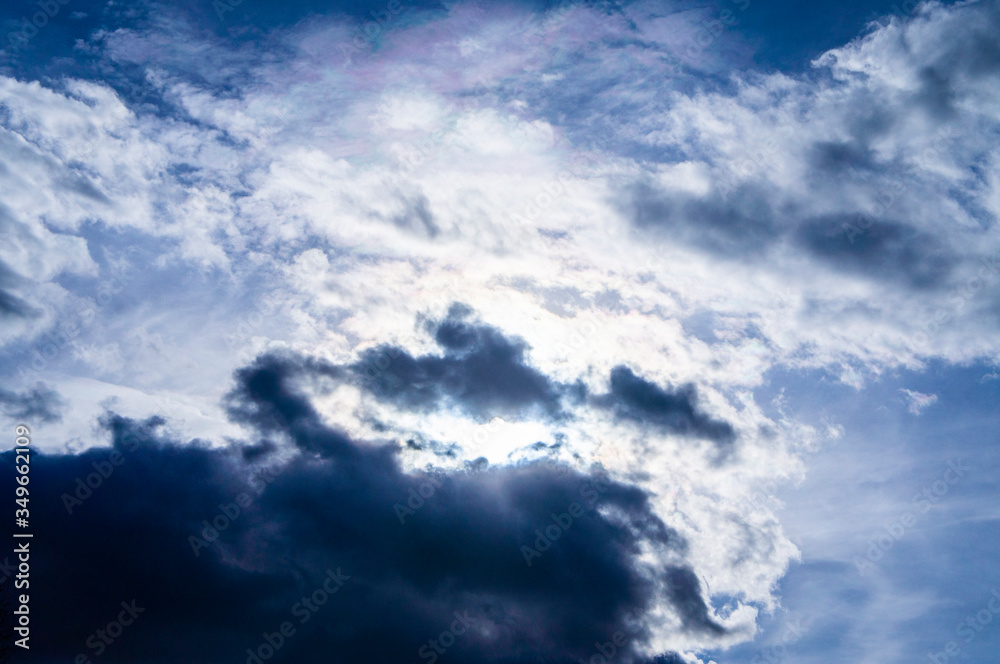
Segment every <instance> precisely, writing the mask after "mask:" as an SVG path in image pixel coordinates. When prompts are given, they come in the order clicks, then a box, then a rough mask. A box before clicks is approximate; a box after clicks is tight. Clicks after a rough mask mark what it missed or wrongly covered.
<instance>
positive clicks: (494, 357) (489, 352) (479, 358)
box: [351, 304, 586, 419]
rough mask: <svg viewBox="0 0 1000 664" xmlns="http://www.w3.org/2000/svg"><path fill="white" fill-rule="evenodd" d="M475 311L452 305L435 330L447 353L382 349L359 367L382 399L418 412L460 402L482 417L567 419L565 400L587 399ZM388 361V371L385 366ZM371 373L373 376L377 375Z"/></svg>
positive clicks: (359, 376)
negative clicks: (531, 362) (477, 317)
mask: <svg viewBox="0 0 1000 664" xmlns="http://www.w3.org/2000/svg"><path fill="white" fill-rule="evenodd" d="M472 313H473V312H472V310H471V309H470V308H469V307H467V306H465V305H462V304H455V305H452V306H451V308H450V309H449V311H448V315H447V317H446V318H444V319H443V320H441V321H430V322H428V324H427V329H428V331H429V332H430V333H432V334H433V337H434V340H435V342H436V343H437V344H438V346H439V347H440V348H441V349H442V350H443V351H444V354H443V355H423V356H419V357H413V356H411V355H409V354H408V353H407V352H406V351H405V350H403V349H400V348H393V347H385V346H382V347H378V348H374V349H372V350H369V351H366V352H365V353H363V354H362V357H361V359H360V361H359V362H358V363H357V364H355V365H353V366H352V367H351V369H352V370H353V371H354V372H355V374H356V376H357V379H358V382H359V384H360V385H362V386H363V387H364V389H366V390H368V391H370V392H372V394H374V395H375V396H376V397H377V398H379V399H382V400H385V401H391V402H393V403H395V404H397V405H399V406H402V407H405V408H411V409H417V410H436V409H440V408H442V407H445V406H447V405H449V404H450V403H454V404H456V405H458V406H459V407H460V408H461V409H463V410H465V411H466V412H468V413H469V414H470V415H472V416H474V417H477V418H486V419H490V418H492V417H497V416H503V417H507V418H510V417H522V418H523V417H525V416H530V415H531V414H532V413H533V412H534V413H536V414H538V415H541V416H547V417H552V418H559V417H562V416H564V412H563V406H562V399H563V397H564V396H572V397H575V398H576V399H577V400H579V399H580V398H582V397H583V396H584V395H585V392H586V389H585V387H584V386H583V384H582V383H581V384H577V385H575V386H574V385H561V384H559V383H558V382H556V381H553V380H551V379H549V378H548V377H546V376H545V375H544V374H542V373H541V372H539V371H538V370H537V369H535V368H533V367H531V366H530V365H529V364H528V361H527V357H526V354H527V351H528V346H527V344H526V343H525V341H524V340H523V339H517V338H508V337H506V336H505V335H504V334H503V333H502V332H501V331H500V330H498V329H497V328H495V327H491V326H489V325H484V324H482V323H478V322H476V321H475V320H473V319H472V318H471V317H472ZM383 361H384V362H387V363H388V366H387V367H386V368H385V369H384V370H383V369H382V368H380V366H379V363H380V362H383ZM369 374H370V376H369Z"/></svg>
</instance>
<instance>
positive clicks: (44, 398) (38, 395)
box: [0, 383, 66, 423]
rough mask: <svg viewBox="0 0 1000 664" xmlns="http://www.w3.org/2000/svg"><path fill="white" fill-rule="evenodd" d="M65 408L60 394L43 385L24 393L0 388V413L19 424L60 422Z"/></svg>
mask: <svg viewBox="0 0 1000 664" xmlns="http://www.w3.org/2000/svg"><path fill="white" fill-rule="evenodd" d="M65 407H66V402H65V400H64V399H63V398H62V397H61V396H59V393H58V392H56V391H55V390H54V389H52V388H51V387H49V386H47V385H43V384H41V383H39V384H38V385H35V386H34V387H32V388H31V389H29V390H26V391H24V392H13V391H11V390H5V389H2V388H0V411H2V412H3V413H4V414H5V415H6V416H7V417H9V418H11V419H12V420H17V421H18V422H46V423H48V422H59V421H61V420H62V411H63V409H64V408H65Z"/></svg>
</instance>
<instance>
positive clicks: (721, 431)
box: [594, 366, 736, 444]
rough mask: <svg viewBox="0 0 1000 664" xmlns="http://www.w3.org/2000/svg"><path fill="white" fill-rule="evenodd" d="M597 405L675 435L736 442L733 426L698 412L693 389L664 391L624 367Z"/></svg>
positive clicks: (615, 373)
mask: <svg viewBox="0 0 1000 664" xmlns="http://www.w3.org/2000/svg"><path fill="white" fill-rule="evenodd" d="M594 401H595V402H596V403H598V404H599V405H601V406H604V407H605V408H610V409H612V410H613V411H614V413H615V415H616V416H617V417H619V418H622V419H629V420H635V421H637V422H641V423H643V424H648V425H651V426H654V427H659V428H661V429H664V430H666V431H670V432H672V433H676V434H680V435H684V436H699V437H703V438H707V439H709V440H712V441H714V442H716V443H719V444H731V443H732V442H733V441H734V439H735V438H736V432H735V431H734V430H733V427H732V425H730V424H729V423H728V422H724V421H721V420H717V419H713V418H712V417H711V416H709V415H707V414H705V413H703V412H701V411H700V410H699V409H698V392H697V389H696V388H695V386H694V385H690V384H688V385H682V386H681V387H679V388H677V389H673V388H670V387H667V388H662V387H660V386H659V385H656V384H655V383H652V382H650V381H648V380H645V379H643V378H641V377H639V376H637V375H636V374H635V373H634V372H633V371H632V370H631V369H629V368H628V367H625V366H618V367H615V368H614V369H613V370H612V371H611V392H610V393H609V394H607V395H602V396H599V397H596V398H595V399H594Z"/></svg>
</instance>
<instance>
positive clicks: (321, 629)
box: [0, 331, 722, 664]
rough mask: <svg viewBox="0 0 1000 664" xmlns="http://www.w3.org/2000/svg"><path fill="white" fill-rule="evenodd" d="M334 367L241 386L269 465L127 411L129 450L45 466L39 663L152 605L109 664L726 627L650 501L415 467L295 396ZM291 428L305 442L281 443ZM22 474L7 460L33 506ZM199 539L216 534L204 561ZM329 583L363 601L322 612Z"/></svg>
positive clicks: (493, 474)
mask: <svg viewBox="0 0 1000 664" xmlns="http://www.w3.org/2000/svg"><path fill="white" fill-rule="evenodd" d="M454 332H457V331H454ZM450 335H451V332H445V333H443V335H442V336H443V337H446V338H448V339H449V340H450V341H449V343H454V344H458V345H459V346H460V347H464V342H462V341H461V340H462V339H464V338H465V337H464V335H463V334H458V333H457V334H455V335H454V336H450ZM315 368H316V365H315V364H314V363H313V364H311V363H310V362H308V361H305V360H296V359H295V358H292V357H284V358H274V357H262V358H260V359H259V360H258V361H257V362H256V363H255V364H254V365H253V366H251V367H248V368H246V369H244V370H242V371H240V372H239V373H238V374H237V386H236V388H235V389H234V390H233V392H232V394H231V395H230V397H229V408H230V412H231V413H232V414H233V416H234V418H236V419H237V420H238V421H241V422H244V423H247V424H250V425H252V426H254V427H255V428H256V429H257V431H258V434H259V438H260V439H259V440H258V441H257V445H256V447H255V448H254V453H253V454H251V455H249V459H250V460H248V455H245V454H243V453H242V452H241V451H240V450H239V449H238V448H236V447H223V448H220V447H210V446H208V445H205V444H201V443H199V442H198V441H192V442H189V443H188V444H185V445H180V444H177V443H175V442H174V441H170V440H168V439H167V437H166V435H165V434H163V433H162V432H161V425H162V424H163V421H162V420H161V419H156V418H153V419H150V420H147V421H145V422H137V421H133V420H129V419H126V418H122V417H119V416H116V415H109V416H107V417H106V418H105V419H104V421H103V426H104V428H105V429H106V430H107V431H108V432H109V435H110V436H111V438H112V445H113V448H112V450H108V449H103V450H102V449H92V450H88V451H86V452H84V453H82V454H79V455H44V454H40V453H35V454H34V456H33V458H32V461H31V468H32V470H31V473H32V486H35V487H36V490H37V491H38V492H39V495H40V496H48V497H49V498H48V499H45V500H41V499H40V500H38V503H37V505H35V506H34V508H33V510H32V518H33V524H32V525H33V530H34V532H35V538H34V540H33V541H32V542H31V547H32V557H31V563H32V567H31V569H32V577H31V597H32V600H31V601H32V604H31V611H32V613H31V615H32V626H33V629H32V637H33V639H32V642H31V645H32V655H33V656H34V657H35V658H36V659H35V661H39V662H56V661H72V660H73V658H74V657H75V656H76V655H77V654H78V653H83V654H86V655H89V656H90V661H91V662H95V661H98V659H97V657H96V656H95V652H94V649H93V648H90V647H88V645H87V639H88V637H89V636H90V635H93V634H94V633H95V630H97V629H102V628H104V627H105V626H106V625H107V623H109V622H111V621H112V620H114V619H115V617H116V616H117V615H118V613H119V611H120V605H121V602H123V601H125V602H131V601H133V600H135V602H136V603H137V605H138V606H139V607H141V608H142V609H143V611H144V612H143V614H142V615H141V617H140V618H138V619H136V620H135V621H134V623H133V624H132V625H130V626H129V627H127V628H126V629H125V631H124V633H123V634H122V635H121V636H120V637H119V638H117V639H116V640H115V641H114V642H113V643H112V644H111V645H109V646H107V647H106V648H105V649H104V650H103V653H102V654H101V655H100V658H99V661H101V662H106V663H109V664H110V663H112V662H137V661H142V662H148V663H159V662H164V663H166V662H178V661H187V662H202V663H206V664H208V663H215V662H220V663H221V662H245V661H247V660H248V657H249V656H248V654H247V652H246V651H247V648H252V649H257V647H258V646H259V645H260V644H262V643H264V634H265V633H267V634H275V633H277V632H278V631H279V630H280V628H281V625H282V623H284V622H288V623H290V626H292V627H294V629H295V633H294V634H292V635H291V636H287V637H286V638H285V639H284V641H285V643H284V645H283V646H282V647H281V648H280V649H279V650H278V651H277V654H276V655H275V656H274V657H273V658H272V659H270V660H269V661H272V662H282V661H288V662H302V663H308V662H324V663H326V662H358V661H375V662H403V663H404V664H405V663H407V662H416V661H422V662H429V661H430V658H429V657H421V656H420V655H419V654H418V652H419V651H420V649H421V648H422V647H423V646H424V645H427V644H428V640H429V639H438V638H439V635H441V634H442V632H445V631H447V630H449V629H450V628H451V626H452V625H454V624H456V622H455V621H456V617H455V615H456V613H457V614H458V615H459V616H462V617H463V620H464V621H465V622H466V623H471V627H469V628H468V629H467V630H466V629H463V633H462V634H460V635H458V636H456V637H455V638H454V642H453V645H452V644H451V643H449V648H448V650H447V655H446V656H445V657H446V660H447V661H448V662H452V663H454V664H463V663H465V662H477V663H489V662H497V663H500V662H503V663H504V664H512V663H515V662H538V661H547V662H563V663H569V662H575V661H577V659H580V658H589V657H590V656H591V654H592V653H593V652H594V644H595V642H606V641H608V640H609V639H610V637H611V635H612V634H613V633H614V632H616V631H623V632H627V633H630V634H633V635H634V638H630V640H629V642H628V644H626V646H625V647H624V648H623V649H622V651H620V654H619V655H618V656H617V660H616V661H620V662H623V663H627V662H637V661H641V660H640V659H639V658H638V657H637V656H636V655H635V653H634V648H636V647H639V646H641V644H642V643H644V642H645V641H646V639H647V638H648V636H649V635H648V633H647V632H646V630H645V628H644V627H643V626H642V625H643V616H644V615H645V613H646V612H647V611H649V610H650V609H651V608H652V606H653V605H654V603H655V602H657V601H666V602H668V603H669V605H670V606H672V607H673V608H674V610H675V611H676V612H677V614H678V616H679V618H680V621H681V624H682V625H684V629H686V630H689V631H691V632H692V633H699V634H701V633H705V632H706V631H708V632H711V633H721V631H722V628H721V627H720V626H718V625H717V624H716V623H715V622H714V621H712V619H711V617H710V616H709V614H708V611H707V608H706V603H705V601H704V599H703V598H702V597H701V595H700V587H699V584H698V582H697V579H696V577H695V575H694V574H693V572H691V570H689V569H688V568H687V567H686V566H684V565H682V564H676V563H675V564H672V565H669V566H666V567H665V568H658V567H654V566H652V565H649V564H646V563H643V562H640V560H639V557H640V555H641V554H642V552H643V551H645V550H647V549H649V548H652V549H653V550H657V551H660V552H663V553H665V554H667V555H670V556H672V557H673V558H674V559H676V560H681V556H682V555H683V554H684V550H685V544H684V542H683V541H682V540H681V539H680V537H679V536H678V535H677V534H676V533H675V532H674V531H672V530H671V529H669V528H668V527H666V526H665V525H664V524H663V523H662V522H661V521H660V520H659V519H658V518H657V517H656V516H655V515H654V514H653V512H652V510H651V507H650V504H649V500H648V497H647V495H646V494H645V493H644V492H643V491H642V490H640V489H639V488H637V487H633V486H628V485H625V484H620V483H617V482H614V481H611V480H610V479H609V478H607V477H606V476H603V475H601V474H599V473H597V471H595V472H594V473H590V474H583V473H579V472H576V471H574V470H571V469H568V468H565V467H558V466H555V465H552V464H546V463H527V464H522V465H519V466H513V467H502V468H489V467H483V466H482V465H478V466H472V467H470V469H469V470H467V471H465V472H452V473H444V472H430V471H429V472H428V473H426V474H420V475H411V474H407V473H404V472H402V471H401V469H400V468H399V466H398V464H397V459H396V455H397V449H396V448H395V447H389V446H375V445H372V444H368V443H363V442H358V441H353V440H351V439H349V438H347V437H346V436H345V435H344V434H343V433H341V432H338V431H335V430H332V429H330V428H329V427H327V426H325V425H324V424H323V423H322V421H321V419H320V417H319V416H318V414H317V413H316V411H315V410H314V408H313V407H312V405H311V404H310V403H309V400H308V399H307V398H306V397H305V396H303V395H302V394H301V393H299V392H298V391H297V390H296V389H295V387H294V384H297V383H296V380H300V379H301V378H302V376H303V375H305V374H309V373H312V372H313V369H315ZM296 377H298V378H296ZM279 434H280V435H281V436H282V437H285V438H287V439H289V440H291V441H293V446H291V447H289V446H288V445H287V443H286V444H284V446H282V445H280V444H279V445H277V446H275V444H274V443H269V442H265V441H268V440H270V439H272V438H273V437H274V436H276V435H279ZM13 463H14V459H13V456H12V454H11V453H6V454H4V455H2V456H0V465H3V466H4V468H3V477H4V478H5V479H4V483H5V488H4V490H7V491H11V492H12V491H13V486H12V479H11V478H13V477H14V473H13V469H12V468H11V467H10V466H12V465H13ZM264 465H267V466H269V467H270V468H271V470H269V471H268V472H267V473H264V474H262V472H263V471H262V469H263V466H264ZM261 478H264V479H261ZM78 480H79V481H78ZM88 484H90V486H89V487H88V486H87V485H88ZM81 487H83V488H81ZM428 487H432V490H431V492H430V493H428V492H427V491H426V489H427V488H428ZM77 492H79V493H77ZM65 494H70V495H72V494H76V496H75V497H74V498H73V499H70V500H69V501H67V497H66V495H65ZM414 496H422V498H421V499H420V500H419V501H417V500H413V497H414ZM57 497H59V498H57ZM574 504H576V505H578V506H579V507H582V513H580V515H579V516H578V517H576V518H574V519H571V520H570V521H567V519H569V517H565V516H564V515H565V514H566V513H567V512H571V511H573V510H574V508H573V507H572V506H573V505H574ZM33 505H34V503H33ZM397 505H409V507H408V508H407V510H410V511H405V510H404V511H403V512H400V511H399V508H398V507H397ZM67 506H68V507H67ZM598 506H599V507H601V508H602V509H601V511H598V510H597V509H595V507H598ZM237 508H238V509H237ZM70 510H71V511H72V514H69V513H68V511H70ZM578 511H579V510H578ZM227 512H228V516H226V513H227ZM401 514H402V515H403V517H402V520H404V521H405V523H400V521H401V516H400V515H401ZM553 515H555V516H553ZM554 519H556V520H558V521H561V522H562V523H563V524H569V525H567V526H564V527H562V528H561V531H560V534H559V535H558V539H554V541H552V542H551V545H550V546H548V547H544V550H543V551H542V553H541V555H540V556H538V557H535V558H534V559H533V560H532V564H531V565H530V566H529V565H527V564H526V562H525V557H524V554H523V551H522V548H521V547H522V546H523V545H528V546H533V547H534V546H538V547H539V548H543V545H544V542H539V539H540V536H541V533H542V532H543V531H548V532H550V534H551V533H553V532H556V531H554V530H553V529H552V528H550V526H553V524H554V523H557V521H554ZM206 520H207V521H209V522H211V521H213V520H215V521H217V525H216V527H217V528H218V532H217V533H215V534H216V535H217V539H215V538H214V537H211V536H212V535H213V533H210V532H208V533H206V532H202V530H203V528H204V527H205V525H206V524H205V523H203V522H204V521H206ZM192 536H205V543H204V545H201V544H199V543H198V542H196V541H195V546H196V547H197V548H198V555H195V553H194V551H193V545H192V542H193V540H192V539H191V538H192ZM209 539H214V540H215V541H212V542H208V540H209ZM328 570H330V573H333V574H336V575H339V576H341V577H347V578H346V580H343V581H342V584H343V585H342V587H340V588H339V590H338V591H337V593H336V594H333V595H331V596H329V598H328V600H327V601H326V602H325V603H323V604H322V605H319V606H316V610H315V611H312V610H311V609H309V610H306V609H304V608H303V607H305V605H304V604H302V603H301V602H302V598H303V597H305V596H307V595H309V594H311V593H312V592H313V591H314V590H316V589H318V588H321V587H323V583H324V578H328V577H327V575H328ZM67 597H71V598H73V601H72V602H68V601H66V598H67ZM297 602H298V603H300V604H298V605H297V609H296V603H297ZM318 602H319V601H318V600H317V604H318ZM305 615H308V616H309V617H308V620H307V622H302V616H305ZM636 619H637V620H638V622H636ZM626 623H627V624H628V626H626ZM637 624H638V627H636V625H637ZM448 640H449V641H451V639H450V638H449V639H448ZM92 643H97V641H96V640H92ZM441 643H443V641H442V642H441ZM265 652H267V651H266V650H265ZM424 652H426V653H433V652H434V651H433V650H431V647H430V646H428V647H427V649H426V650H425V651H424ZM442 659H444V658H442Z"/></svg>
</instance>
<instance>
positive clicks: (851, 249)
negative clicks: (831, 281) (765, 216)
mask: <svg viewBox="0 0 1000 664" xmlns="http://www.w3.org/2000/svg"><path fill="white" fill-rule="evenodd" d="M857 220H858V216H857V215H852V216H848V215H835V216H831V217H823V218H819V219H813V220H810V221H808V222H806V223H804V224H803V225H802V226H801V228H800V229H799V231H798V237H797V240H798V241H799V243H800V244H801V245H802V246H803V247H804V248H805V249H806V250H808V251H809V252H810V253H812V254H813V255H814V256H816V257H817V258H819V259H821V260H823V261H826V262H827V263H829V264H831V265H832V266H834V267H835V268H837V269H839V270H842V271H845V272H851V273H855V274H859V275H863V276H867V277H870V278H875V279H879V280H895V281H903V282H904V283H906V284H908V285H909V286H911V287H912V288H916V289H925V288H933V287H939V286H942V285H944V284H946V283H947V280H948V277H949V276H950V274H951V271H952V269H953V268H954V266H955V262H956V261H955V259H954V257H953V256H951V255H949V254H948V253H947V248H943V247H941V245H940V241H938V240H936V239H935V238H933V237H931V236H929V235H926V234H923V233H920V232H918V231H916V230H914V229H912V228H910V227H909V226H905V225H903V224H901V223H898V222H895V221H891V220H878V221H875V222H874V223H872V224H871V225H870V226H869V227H868V228H866V229H859V227H858V226H857ZM850 228H854V229H856V230H859V232H856V233H855V232H849V231H848V229H850Z"/></svg>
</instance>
